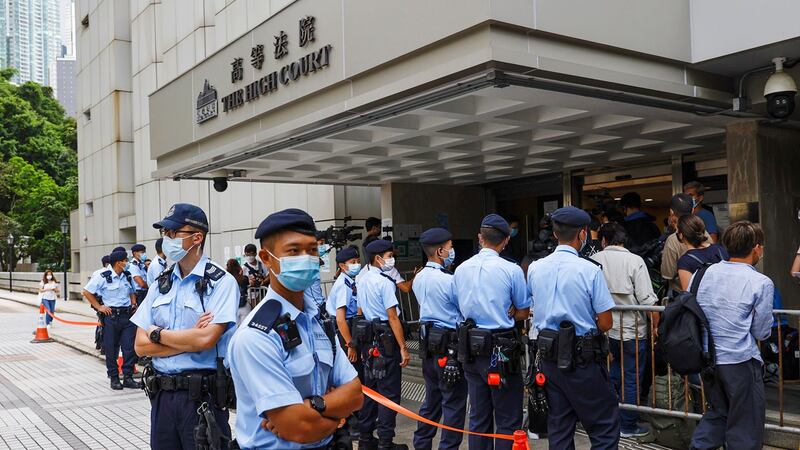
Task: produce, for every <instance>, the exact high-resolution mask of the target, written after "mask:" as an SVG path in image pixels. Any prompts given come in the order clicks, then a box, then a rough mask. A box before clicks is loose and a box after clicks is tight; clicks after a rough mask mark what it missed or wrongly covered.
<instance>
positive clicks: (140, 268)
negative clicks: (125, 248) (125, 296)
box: [128, 258, 147, 291]
mask: <svg viewBox="0 0 800 450" xmlns="http://www.w3.org/2000/svg"><path fill="white" fill-rule="evenodd" d="M128 272H130V273H131V280H133V277H142V281H144V282H145V283H147V271H146V270H145V268H144V262H139V261H137V260H136V259H135V258H131V263H130V264H128ZM133 283H134V286H133V288H134V289H136V290H137V291H138V290H140V289H141V288H140V287H139V285H138V284H137V283H136V281H134V282H133Z"/></svg>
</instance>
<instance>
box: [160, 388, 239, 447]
mask: <svg viewBox="0 0 800 450" xmlns="http://www.w3.org/2000/svg"><path fill="white" fill-rule="evenodd" d="M207 402H208V407H209V408H211V410H212V411H213V412H214V418H215V419H216V420H217V425H219V428H220V429H221V430H222V434H224V435H225V436H227V437H228V438H230V437H231V427H230V425H229V424H228V411H227V410H221V409H217V408H216V407H215V406H214V405H213V401H211V400H207ZM200 403H201V402H200V401H198V400H192V398H191V397H190V396H189V391H160V392H159V393H158V394H156V396H155V398H153V399H151V400H150V406H151V409H150V447H151V448H152V450H161V449H163V450H175V449H182V450H195V449H196V448H197V446H196V445H195V440H194V427H195V426H197V424H198V422H199V421H200V415H199V414H197V408H198V407H199V406H200ZM226 448H227V446H226Z"/></svg>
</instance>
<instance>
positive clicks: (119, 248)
mask: <svg viewBox="0 0 800 450" xmlns="http://www.w3.org/2000/svg"><path fill="white" fill-rule="evenodd" d="M127 251H128V250H126V249H125V247H123V246H121V245H120V246H119V247H114V250H111V253H113V252H127Z"/></svg>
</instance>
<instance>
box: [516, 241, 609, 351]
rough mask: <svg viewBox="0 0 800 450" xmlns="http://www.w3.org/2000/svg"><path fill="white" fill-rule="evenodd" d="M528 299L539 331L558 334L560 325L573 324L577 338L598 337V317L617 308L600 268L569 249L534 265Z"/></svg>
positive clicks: (561, 247) (559, 249)
mask: <svg viewBox="0 0 800 450" xmlns="http://www.w3.org/2000/svg"><path fill="white" fill-rule="evenodd" d="M528 295H529V296H530V297H531V301H532V303H533V324H534V327H535V328H536V330H537V331H542V330H544V329H548V328H549V329H551V330H558V327H559V325H560V324H561V322H563V321H570V322H572V323H573V325H575V334H577V335H578V336H583V335H586V334H596V333H597V324H596V322H595V316H597V315H598V314H600V313H603V312H606V311H608V310H610V309H611V308H613V307H614V300H613V299H612V298H611V294H610V293H609V291H608V285H607V284H606V279H605V276H603V271H602V269H601V268H600V266H598V265H597V264H593V263H592V262H590V261H587V260H585V259H582V258H580V257H579V256H578V252H577V251H575V249H574V248H572V247H570V246H568V245H559V246H558V247H556V250H555V251H554V252H553V253H552V254H551V255H549V256H547V257H545V258H542V259H540V260H538V261H534V262H532V263H531V265H530V266H529V267H528Z"/></svg>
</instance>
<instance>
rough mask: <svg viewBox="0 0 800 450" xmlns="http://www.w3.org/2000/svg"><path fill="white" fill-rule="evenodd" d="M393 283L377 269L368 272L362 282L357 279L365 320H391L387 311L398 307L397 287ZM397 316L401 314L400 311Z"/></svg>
mask: <svg viewBox="0 0 800 450" xmlns="http://www.w3.org/2000/svg"><path fill="white" fill-rule="evenodd" d="M362 272H363V271H362ZM393 281H394V280H393V279H392V278H391V277H390V276H388V275H386V274H384V273H382V272H381V270H380V269H378V268H377V267H372V268H371V270H367V271H366V272H365V273H364V276H362V277H361V280H358V277H356V284H357V285H358V306H360V307H361V312H362V313H364V318H365V319H367V320H375V319H378V320H381V321H387V320H389V315H388V313H387V312H386V310H387V309H389V308H391V307H393V306H394V307H397V305H398V302H397V296H396V295H395V292H396V290H397V285H396V284H395V283H394V282H393ZM397 314H398V315H399V314H400V311H399V309H398V313H397Z"/></svg>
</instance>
